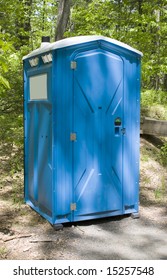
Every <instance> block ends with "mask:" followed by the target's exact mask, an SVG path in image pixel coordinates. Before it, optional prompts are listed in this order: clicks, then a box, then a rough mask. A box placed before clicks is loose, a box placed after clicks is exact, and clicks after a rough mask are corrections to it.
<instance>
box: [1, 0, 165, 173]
mask: <svg viewBox="0 0 167 280" xmlns="http://www.w3.org/2000/svg"><path fill="white" fill-rule="evenodd" d="M0 4H1V10H0V143H1V144H2V143H4V144H5V145H6V144H7V145H6V148H7V149H8V150H10V149H9V146H11V147H12V148H14V149H15V153H13V154H11V156H12V160H11V166H10V170H13V172H15V170H18V169H20V168H22V151H23V147H22V140H23V124H22V123H23V122H22V115H23V102H22V98H23V79H22V57H23V55H25V54H27V53H28V52H29V51H31V50H33V49H35V48H37V47H39V45H40V41H41V36H42V35H50V36H51V40H52V41H55V40H59V39H61V38H65V37H70V36H77V35H95V34H96V35H104V36H108V37H112V38H115V39H117V40H120V41H122V42H124V43H127V44H129V45H131V46H132V47H134V48H137V49H139V50H140V51H142V52H143V54H144V57H143V60H142V100H141V104H142V110H143V111H144V113H145V114H148V115H151V116H153V117H155V118H159V119H167V56H166V47H167V2H166V0H152V1H149V0H136V1H134V0H117V1H116V0H76V1H74V0H60V1H56V0H42V1H41V0H15V1H14V0H0ZM4 147H5V146H4V145H3V151H4V149H5V148H4ZM0 149H2V145H0ZM12 151H13V150H12V149H11V153H12ZM165 151H166V150H165V149H164V151H163V152H164V153H167V152H165Z"/></svg>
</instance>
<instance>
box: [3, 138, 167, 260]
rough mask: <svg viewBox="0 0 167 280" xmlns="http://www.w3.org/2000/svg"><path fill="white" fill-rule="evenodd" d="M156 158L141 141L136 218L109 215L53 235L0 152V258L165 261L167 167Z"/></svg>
mask: <svg viewBox="0 0 167 280" xmlns="http://www.w3.org/2000/svg"><path fill="white" fill-rule="evenodd" d="M1 150H2V149H1ZM158 155H159V149H158V148H157V147H155V145H153V144H151V143H150V142H149V141H147V140H146V139H144V138H141V163H140V174H141V175H140V218H139V219H132V218H131V217H130V216H128V215H127V216H120V217H112V218H106V219H98V220H93V221H86V222H79V223H74V224H70V225H69V224H68V225H65V226H64V228H63V230H59V231H55V230H54V229H53V227H52V226H51V225H50V224H49V223H48V222H47V221H46V220H44V219H43V218H42V217H40V216H39V215H38V214H37V213H36V212H35V211H33V210H32V209H31V208H30V207H29V206H27V205H25V204H24V203H23V173H22V171H18V172H16V173H12V172H11V171H10V167H9V161H10V160H11V155H10V156H9V155H7V153H6V152H4V154H3V153H2V155H1V158H0V161H1V166H0V184H1V185H0V259H1V260H2V259H8V260H10V259H14V260H27V259H35V260H53V259H54V260H75V259H76V260H77V259H79V260H82V259H83V260H93V259H94V260H107V259H108V260H112V259H130V260H131V259H165V260H167V169H166V168H165V167H163V166H162V165H161V164H160V163H159V160H158Z"/></svg>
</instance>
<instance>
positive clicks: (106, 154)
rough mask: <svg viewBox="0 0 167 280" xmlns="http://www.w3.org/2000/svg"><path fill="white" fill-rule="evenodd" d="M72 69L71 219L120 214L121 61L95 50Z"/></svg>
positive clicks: (121, 144)
mask: <svg viewBox="0 0 167 280" xmlns="http://www.w3.org/2000/svg"><path fill="white" fill-rule="evenodd" d="M75 64H76V70H74V78H73V79H74V120H73V127H74V132H75V138H76V140H75V143H74V145H73V147H74V148H73V149H74V157H73V166H74V169H73V172H74V193H75V203H76V207H77V211H74V215H75V218H74V219H75V220H78V219H80V218H81V217H86V215H88V216H89V215H90V216H91V215H92V217H96V215H97V216H101V215H104V213H105V215H107V214H109V213H110V214H111V213H112V212H115V213H116V212H117V214H121V212H122V155H123V152H122V151H123V137H122V123H123V111H124V109H123V108H124V104H123V102H124V98H123V83H124V70H123V61H122V59H121V57H120V56H118V55H116V54H113V53H111V52H108V51H106V50H102V49H95V50H90V51H89V52H88V51H85V52H81V53H79V54H78V55H77V56H76V57H75ZM111 73H112V75H111ZM111 124H114V125H111ZM110 155H111V156H110Z"/></svg>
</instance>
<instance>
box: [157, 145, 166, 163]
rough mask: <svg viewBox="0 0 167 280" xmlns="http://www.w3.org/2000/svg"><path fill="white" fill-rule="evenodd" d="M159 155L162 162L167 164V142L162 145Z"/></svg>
mask: <svg viewBox="0 0 167 280" xmlns="http://www.w3.org/2000/svg"><path fill="white" fill-rule="evenodd" d="M159 156H160V161H161V163H162V164H163V165H164V166H167V142H166V143H165V144H164V145H163V146H162V147H161V150H160V154H159Z"/></svg>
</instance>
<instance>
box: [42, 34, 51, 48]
mask: <svg viewBox="0 0 167 280" xmlns="http://www.w3.org/2000/svg"><path fill="white" fill-rule="evenodd" d="M48 44H50V36H42V43H41V48H43V47H45V46H47V45H48Z"/></svg>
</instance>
